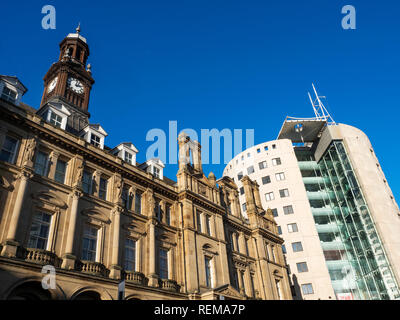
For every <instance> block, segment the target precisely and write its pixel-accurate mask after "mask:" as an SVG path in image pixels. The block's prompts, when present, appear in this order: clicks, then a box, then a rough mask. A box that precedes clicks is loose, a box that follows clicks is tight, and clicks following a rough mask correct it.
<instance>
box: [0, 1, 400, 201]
mask: <svg viewBox="0 0 400 320" xmlns="http://www.w3.org/2000/svg"><path fill="white" fill-rule="evenodd" d="M46 4H51V5H54V6H55V8H56V14H57V16H56V30H44V29H42V28H41V19H42V17H43V15H42V14H41V8H42V6H44V5H46ZM346 4H351V5H353V6H354V7H355V8H356V12H357V29H356V30H343V29H342V27H341V19H342V17H343V15H342V14H341V8H342V7H343V6H344V5H346ZM399 11H400V4H399V3H398V2H397V1H387V0H381V1H379V2H377V1H355V0H348V1H333V0H329V1H328V0H325V1H322V0H304V1H294V0H293V1H285V0H282V1H266V0H264V1H261V0H260V1H254V0H246V1H236V0H231V1H217V0H214V1H208V0H203V1H161V0H159V1H154V0H147V1H140V2H139V1H129V2H128V1H117V0H114V1H97V2H96V4H94V2H92V1H74V0H70V1H49V2H47V1H46V2H43V1H18V2H11V1H7V2H5V3H3V4H2V10H1V13H0V15H1V19H0V24H1V27H2V31H3V32H2V36H1V39H0V73H1V74H7V75H16V76H18V77H19V78H20V80H21V81H22V82H23V83H24V84H25V85H26V86H27V87H28V89H29V92H28V93H27V94H26V95H25V96H24V102H25V103H27V104H29V105H31V106H34V107H38V106H39V103H40V99H41V95H42V91H43V80H42V79H43V76H44V75H45V73H46V72H47V70H48V69H49V67H50V65H51V64H52V63H53V62H55V61H56V60H57V58H58V54H59V51H58V50H59V48H58V44H59V43H60V41H61V40H62V39H63V38H64V37H65V36H66V35H67V34H68V33H70V32H74V30H75V28H76V25H77V23H78V22H81V27H82V35H83V36H84V37H86V38H87V39H88V43H89V45H90V50H91V55H90V57H89V62H90V63H91V64H92V70H93V77H94V78H95V80H96V84H95V85H94V88H93V90H92V94H91V101H90V106H89V111H90V112H91V114H92V118H91V122H93V123H100V124H101V125H102V126H103V127H104V129H105V130H106V131H107V132H108V133H109V136H108V137H107V140H106V144H107V145H108V146H110V147H112V146H115V145H117V144H118V143H119V142H121V141H132V142H133V143H134V144H135V145H136V147H137V148H138V149H139V151H140V153H139V155H138V161H140V162H142V161H144V160H145V155H146V150H147V148H148V147H149V146H150V145H151V142H147V141H146V133H147V132H148V131H149V130H150V129H152V128H161V129H163V130H165V131H166V132H168V122H169V121H170V120H176V121H178V130H182V129H184V128H193V129H194V130H196V131H197V132H198V133H199V134H200V129H212V128H217V129H219V130H222V129H224V128H228V129H231V130H233V129H235V128H238V129H243V130H244V129H254V130H255V143H256V144H257V143H261V142H264V141H267V140H272V139H275V138H276V136H277V134H278V132H279V129H280V127H281V124H282V122H283V120H284V119H285V117H286V115H291V116H304V117H311V116H313V113H312V109H311V106H310V102H309V100H308V97H307V91H309V90H311V83H312V82H314V83H316V85H317V88H318V90H319V92H320V94H321V95H325V96H327V98H328V106H329V111H330V112H331V113H332V115H333V117H334V119H335V120H336V121H337V122H342V123H346V124H350V125H353V126H356V127H358V128H360V129H361V130H363V131H364V132H365V133H366V134H367V135H368V136H369V138H370V140H371V142H372V144H373V146H374V148H375V151H376V154H377V155H378V158H379V160H380V162H381V165H382V168H383V170H384V172H385V174H386V176H387V179H388V182H389V184H390V185H391V187H392V190H393V192H394V195H395V196H398V195H399V192H400V173H399V170H398V165H397V161H398V156H399V151H396V150H398V148H397V146H396V142H395V140H396V138H398V137H399V131H398V130H399V129H398V124H397V119H398V118H399V115H400V111H399V104H400V102H399V91H400V90H399V88H400V87H399V84H400V80H399V75H400V62H399V49H400V43H399V36H398V35H399V30H400V20H399V19H398V16H399ZM396 154H397V157H396ZM223 168H224V165H223V164H222V165H206V166H204V169H205V173H206V174H208V172H209V171H213V172H214V173H215V174H216V176H217V177H220V176H221V174H222V170H223ZM176 170H177V166H175V165H169V166H168V167H167V169H166V175H167V176H169V177H171V178H173V179H175V175H176ZM397 198H398V197H397Z"/></svg>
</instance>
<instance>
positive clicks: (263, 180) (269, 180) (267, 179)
mask: <svg viewBox="0 0 400 320" xmlns="http://www.w3.org/2000/svg"><path fill="white" fill-rule="evenodd" d="M261 181H262V184H268V183H271V178H270V176H265V177H262V178H261Z"/></svg>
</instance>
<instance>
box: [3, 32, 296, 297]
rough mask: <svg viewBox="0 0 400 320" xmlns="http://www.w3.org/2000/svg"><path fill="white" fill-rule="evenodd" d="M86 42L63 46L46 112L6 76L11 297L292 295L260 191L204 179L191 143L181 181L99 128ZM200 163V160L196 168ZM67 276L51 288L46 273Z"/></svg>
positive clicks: (182, 144) (247, 184)
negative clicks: (93, 117)
mask: <svg viewBox="0 0 400 320" xmlns="http://www.w3.org/2000/svg"><path fill="white" fill-rule="evenodd" d="M88 56H89V47H88V45H87V41H86V39H85V38H84V37H82V35H81V34H80V29H79V28H78V29H77V31H76V33H72V34H69V35H68V36H67V37H66V38H65V39H64V40H63V41H62V42H61V43H60V56H59V60H58V61H57V62H56V63H54V64H53V65H52V66H51V67H50V69H49V71H48V72H47V74H46V75H45V77H44V92H43V97H42V102H41V105H40V107H39V109H38V110H36V109H34V108H31V107H29V106H27V105H25V104H24V103H22V102H21V97H22V95H23V94H24V93H25V92H26V90H27V89H26V87H25V86H24V85H23V84H22V83H21V82H20V81H19V80H18V78H16V77H9V76H0V97H1V98H0V111H1V112H0V243H1V244H0V299H28V300H35V299H40V300H42V299H43V300H45V299H102V300H103V299H116V298H117V290H118V284H119V283H120V282H121V281H122V280H124V279H125V280H126V281H125V283H126V287H125V298H126V299H194V300H202V299H221V298H225V299H270V300H272V299H291V294H290V286H289V282H288V275H287V270H286V266H285V262H284V257H283V253H282V243H283V240H282V238H281V237H280V236H279V235H278V229H277V224H276V222H275V220H274V217H273V215H272V212H271V211H270V210H268V211H265V210H263V209H262V205H261V199H260V195H259V190H258V185H257V183H255V182H253V181H252V180H250V179H249V178H248V177H247V176H245V177H243V179H242V180H241V183H242V185H243V187H244V193H245V197H246V204H247V208H246V216H244V215H243V214H242V210H241V207H240V203H239V196H238V190H237V185H236V184H235V182H234V181H233V180H232V179H231V178H228V177H224V178H222V179H220V180H216V177H215V176H214V175H213V174H212V173H210V175H209V176H208V178H207V177H206V176H205V175H204V173H203V169H202V165H201V157H200V154H201V152H200V148H201V146H200V145H199V143H198V142H196V141H192V140H190V139H189V138H188V137H187V136H186V135H185V134H181V135H179V139H178V143H179V171H178V173H177V182H174V181H172V180H170V179H168V178H167V177H165V176H164V175H163V168H164V164H163V163H162V162H161V161H160V160H158V159H149V160H147V161H146V162H144V163H142V164H139V163H137V162H136V154H137V153H138V150H137V149H136V148H135V146H134V145H133V144H132V143H131V142H123V143H121V144H119V145H118V146H116V147H115V148H108V147H107V146H106V144H105V138H106V136H107V132H106V131H105V130H104V129H103V128H102V126H101V125H100V124H92V123H90V122H89V119H90V113H89V97H90V90H91V87H92V85H93V84H94V79H93V78H92V74H91V70H90V65H87V58H88ZM190 159H193V160H192V163H190V161H189V160H190ZM44 265H51V266H54V267H55V271H56V288H55V289H48V290H45V289H43V288H42V284H41V280H42V279H43V276H44V274H43V273H42V267H43V266H44Z"/></svg>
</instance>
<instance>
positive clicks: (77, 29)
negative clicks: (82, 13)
mask: <svg viewBox="0 0 400 320" xmlns="http://www.w3.org/2000/svg"><path fill="white" fill-rule="evenodd" d="M80 32H81V23H80V22H79V24H78V27H77V28H76V33H78V34H79V33H80Z"/></svg>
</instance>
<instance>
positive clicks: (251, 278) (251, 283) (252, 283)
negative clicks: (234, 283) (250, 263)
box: [250, 274, 256, 298]
mask: <svg viewBox="0 0 400 320" xmlns="http://www.w3.org/2000/svg"><path fill="white" fill-rule="evenodd" d="M250 285H251V288H250V289H251V296H252V297H253V298H255V297H256V287H255V286H254V276H253V275H252V274H251V275H250Z"/></svg>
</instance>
